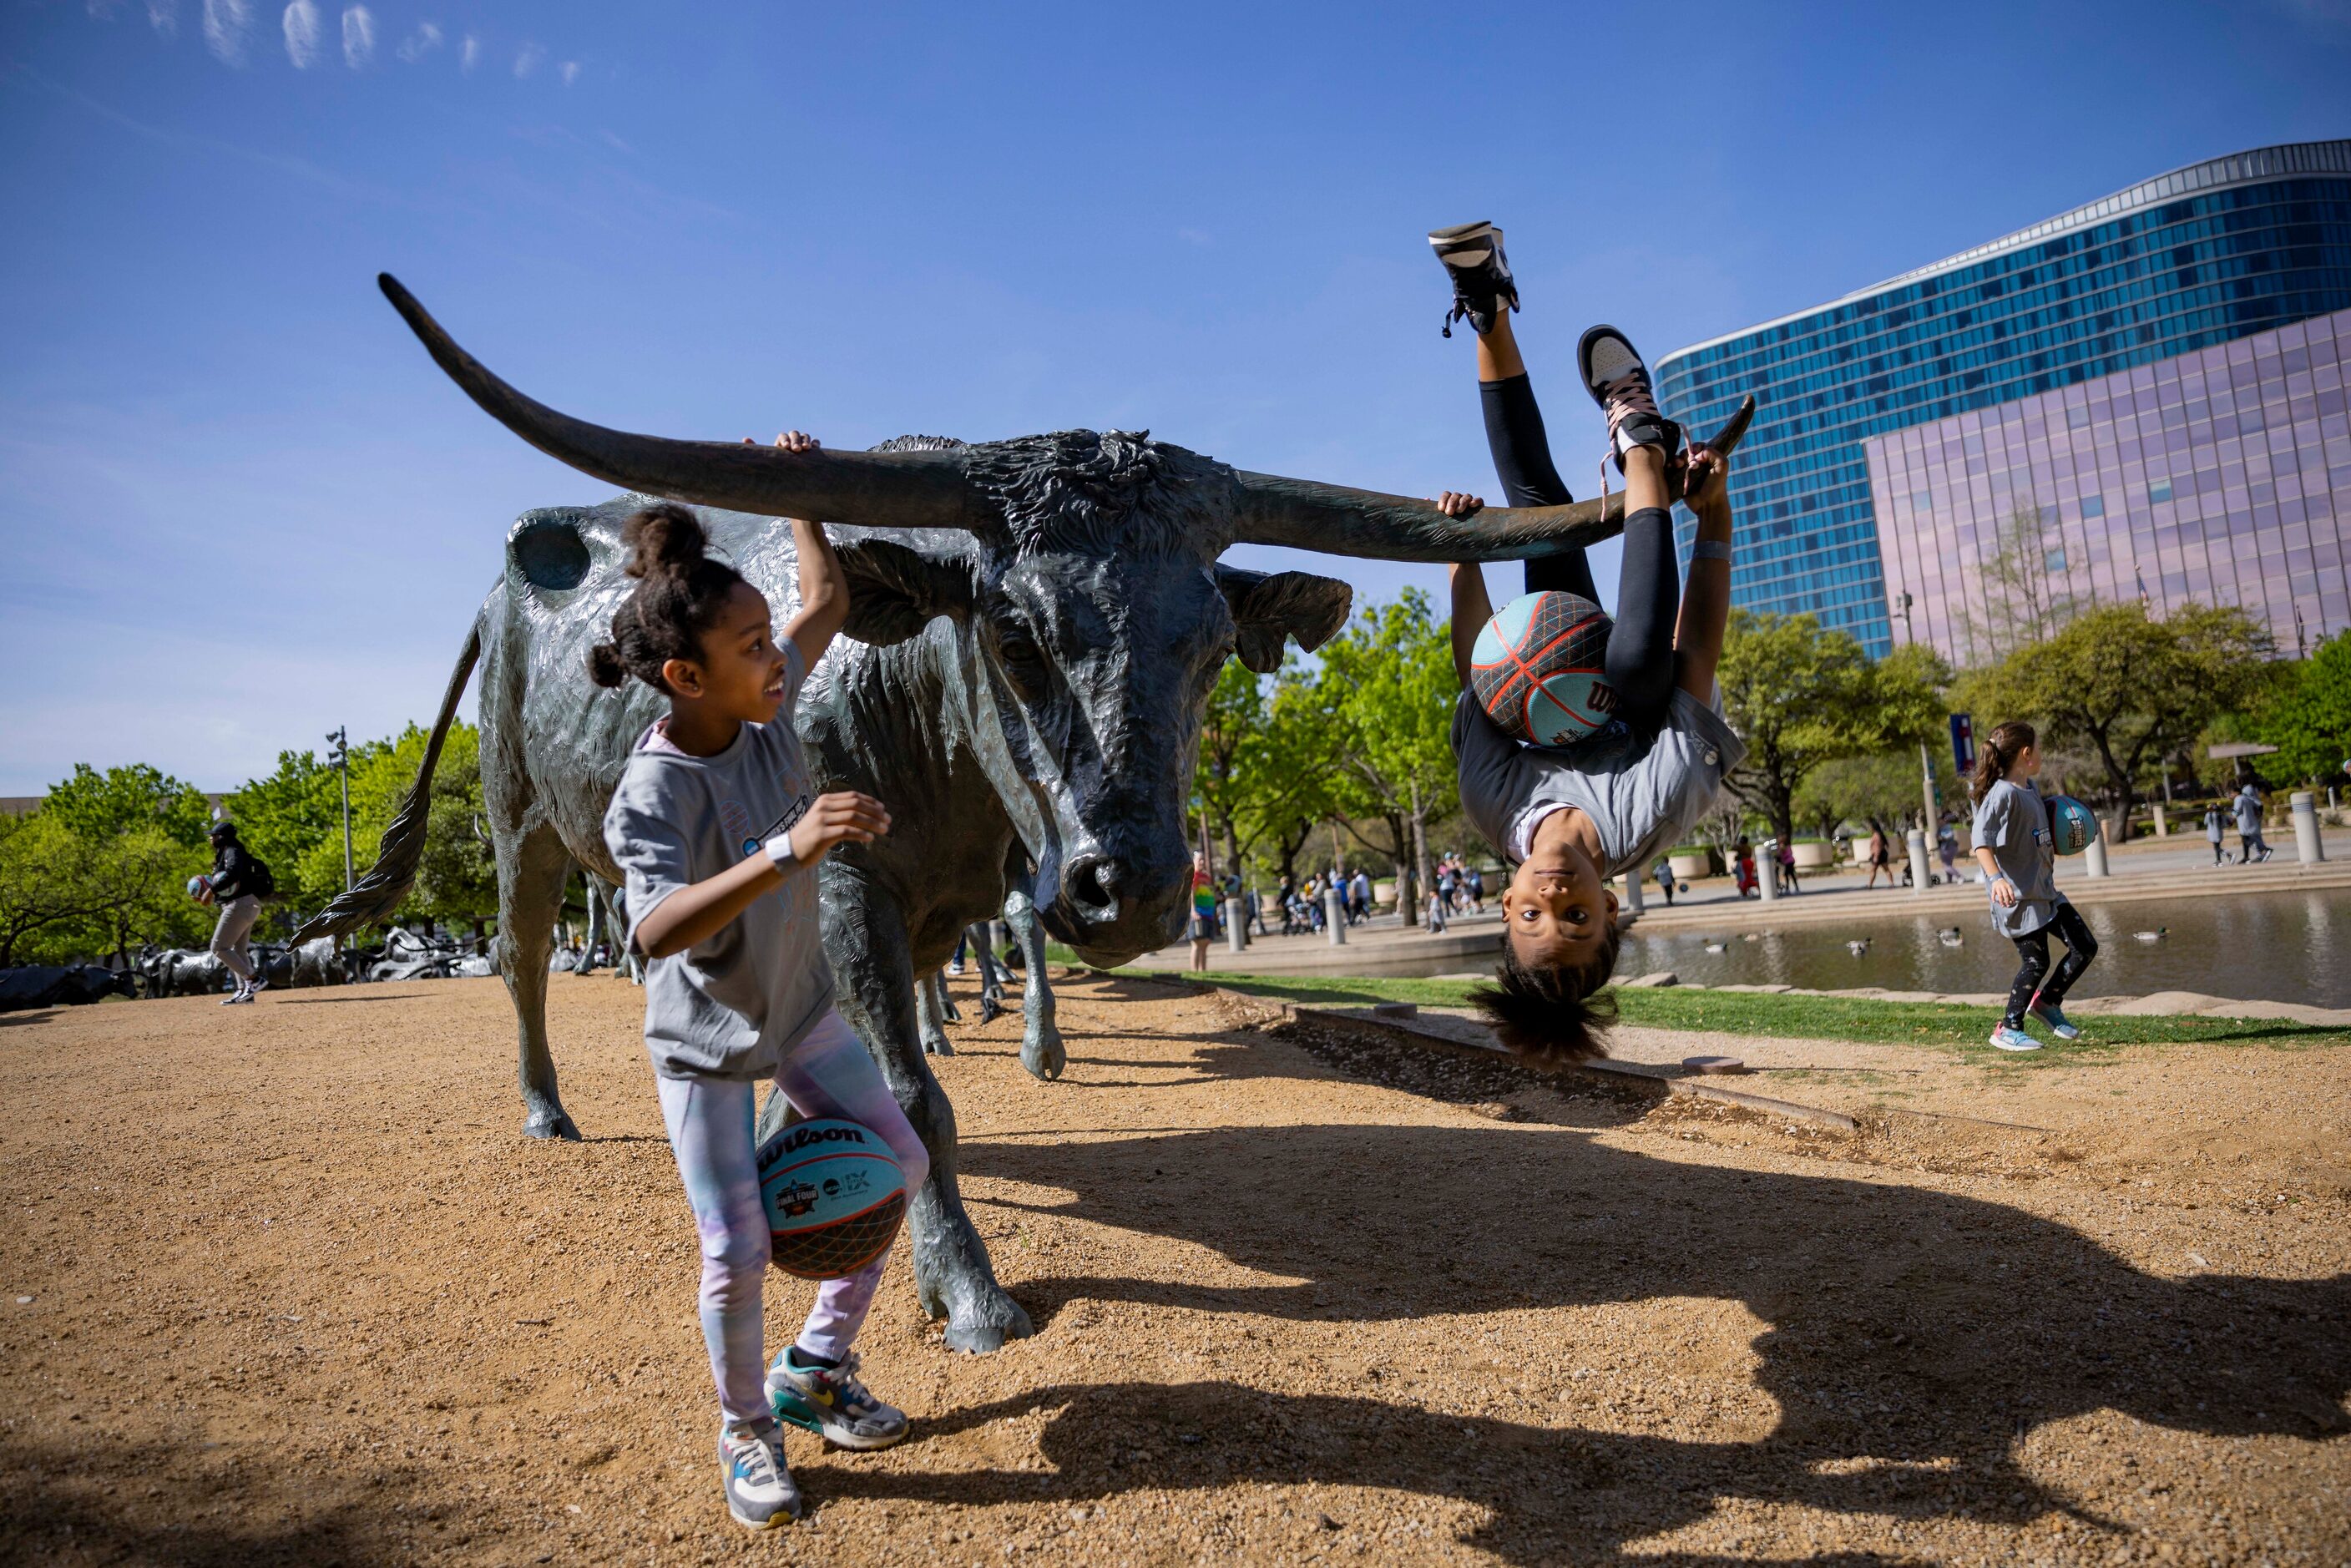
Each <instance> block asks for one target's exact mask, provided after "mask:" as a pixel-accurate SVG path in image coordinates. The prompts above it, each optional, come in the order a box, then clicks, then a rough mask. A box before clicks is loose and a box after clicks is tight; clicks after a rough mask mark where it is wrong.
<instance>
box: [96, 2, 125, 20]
mask: <svg viewBox="0 0 2351 1568" xmlns="http://www.w3.org/2000/svg"><path fill="white" fill-rule="evenodd" d="M121 5H122V0H89V7H88V9H89V16H90V20H91V21H93V22H111V21H113V20H114V13H115V12H116V11H117V10H118V9H120V6H121Z"/></svg>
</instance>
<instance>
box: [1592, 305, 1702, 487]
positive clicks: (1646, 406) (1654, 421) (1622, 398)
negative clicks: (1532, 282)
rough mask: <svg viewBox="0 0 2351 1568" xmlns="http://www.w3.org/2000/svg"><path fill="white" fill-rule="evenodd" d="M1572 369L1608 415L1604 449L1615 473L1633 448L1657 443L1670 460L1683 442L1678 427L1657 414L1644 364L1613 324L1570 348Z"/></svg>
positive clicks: (1622, 465) (1620, 468) (1594, 330)
mask: <svg viewBox="0 0 2351 1568" xmlns="http://www.w3.org/2000/svg"><path fill="white" fill-rule="evenodd" d="M1575 369H1576V373H1577V374H1578V375H1580V376H1582V377H1583V390H1584V391H1586V392H1590V393H1591V394H1592V401H1593V402H1596V403H1598V404H1599V405H1600V409H1601V412H1602V413H1605V414H1606V415H1607V416H1608V450H1609V452H1610V454H1611V455H1614V457H1615V459H1616V470H1617V472H1618V473H1620V474H1621V473H1623V472H1624V469H1625V454H1626V453H1627V452H1630V451H1632V450H1633V448H1635V446H1655V447H1658V448H1660V449H1661V450H1663V452H1664V453H1665V455H1666V458H1667V462H1668V463H1670V462H1672V461H1673V459H1674V458H1675V456H1676V455H1677V453H1678V452H1679V450H1680V447H1681V444H1682V431H1681V426H1679V425H1677V424H1676V423H1674V422H1673V421H1672V420H1670V419H1667V417H1666V416H1665V415H1664V414H1662V413H1658V412H1657V399H1656V393H1655V392H1653V391H1652V390H1651V388H1650V386H1649V367H1648V366H1646V365H1645V364H1643V363H1642V362H1641V355H1640V351H1639V350H1636V349H1635V348H1634V347H1633V344H1632V341H1631V340H1629V339H1627V338H1626V337H1625V334H1624V333H1622V332H1619V331H1618V330H1617V329H1615V328H1614V327H1594V328H1593V329H1591V330H1590V331H1588V332H1586V333H1584V334H1583V340H1582V341H1581V342H1579V343H1577V344H1576V346H1575Z"/></svg>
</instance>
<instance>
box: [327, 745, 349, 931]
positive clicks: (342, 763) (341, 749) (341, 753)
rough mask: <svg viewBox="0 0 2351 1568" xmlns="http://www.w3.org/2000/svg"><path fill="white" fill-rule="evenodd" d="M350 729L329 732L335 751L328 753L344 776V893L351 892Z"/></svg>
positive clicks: (328, 756)
mask: <svg viewBox="0 0 2351 1568" xmlns="http://www.w3.org/2000/svg"><path fill="white" fill-rule="evenodd" d="M327 739H328V740H329V741H330V742H331V743H332V744H333V746H334V749H333V750H332V751H330V752H329V753H327V760H328V761H329V762H331V763H333V764H334V765H335V767H336V768H337V769H338V770H340V772H341V774H342V776H343V778H342V785H343V891H344V892H345V893H349V892H350V890H351V745H350V726H349V725H347V724H346V725H338V726H336V727H334V728H333V729H331V730H329V731H328V732H327Z"/></svg>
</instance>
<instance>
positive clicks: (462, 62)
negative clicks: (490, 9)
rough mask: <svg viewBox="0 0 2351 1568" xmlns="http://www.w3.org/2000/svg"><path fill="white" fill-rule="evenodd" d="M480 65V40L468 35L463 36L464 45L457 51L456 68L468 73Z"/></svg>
mask: <svg viewBox="0 0 2351 1568" xmlns="http://www.w3.org/2000/svg"><path fill="white" fill-rule="evenodd" d="M481 63H482V40H481V39H479V38H477V37H474V35H473V34H471V33H468V34H466V35H465V43H464V44H463V45H462V46H461V47H459V48H458V50H457V68H459V69H460V70H468V71H469V70H472V69H473V68H475V66H477V65H480V64H481Z"/></svg>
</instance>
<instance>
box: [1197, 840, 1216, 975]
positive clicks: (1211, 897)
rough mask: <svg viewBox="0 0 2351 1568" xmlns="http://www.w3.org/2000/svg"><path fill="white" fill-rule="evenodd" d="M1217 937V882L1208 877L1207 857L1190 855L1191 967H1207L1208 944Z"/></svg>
mask: <svg viewBox="0 0 2351 1568" xmlns="http://www.w3.org/2000/svg"><path fill="white" fill-rule="evenodd" d="M1216 939H1217V884H1216V883H1214V882H1212V881H1210V880H1209V878H1208V857H1207V855H1205V854H1195V855H1193V857H1192V969H1193V972H1194V973H1195V974H1197V973H1200V972H1201V971H1203V970H1206V969H1207V967H1208V944H1209V943H1211V942H1214V941H1215V940H1216Z"/></svg>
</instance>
